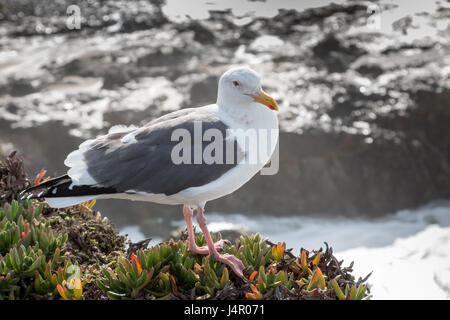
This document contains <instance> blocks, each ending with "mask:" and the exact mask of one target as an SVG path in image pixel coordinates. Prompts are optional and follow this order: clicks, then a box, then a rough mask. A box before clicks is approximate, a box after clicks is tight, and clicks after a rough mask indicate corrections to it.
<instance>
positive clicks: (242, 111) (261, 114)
mask: <svg viewBox="0 0 450 320" xmlns="http://www.w3.org/2000/svg"><path fill="white" fill-rule="evenodd" d="M277 110H278V105H277V103H276V102H275V100H274V99H273V98H271V97H270V96H269V95H267V94H266V93H265V92H264V91H263V90H262V88H261V78H260V76H259V75H258V74H257V73H256V72H255V71H253V70H251V69H249V68H246V67H239V68H233V69H230V70H228V71H227V72H225V73H224V74H223V75H222V77H221V78H220V80H219V86H218V94H217V102H216V103H215V104H211V105H207V106H203V107H198V108H187V109H181V110H178V111H175V112H172V113H169V114H166V115H164V116H162V117H160V118H157V119H155V120H152V121H150V122H149V123H147V124H146V125H144V126H143V127H140V128H135V127H134V128H122V127H121V128H120V129H117V128H115V130H114V131H111V132H110V133H108V134H106V135H103V136H100V137H97V138H95V139H90V140H87V141H85V142H83V143H82V144H81V145H80V146H79V147H78V149H77V150H75V151H73V152H71V153H70V154H69V155H68V156H67V158H66V160H65V162H64V163H65V164H66V165H67V166H68V167H69V170H68V172H67V174H65V175H62V176H60V177H57V178H53V179H51V180H47V181H45V182H43V183H41V184H40V185H38V186H34V187H32V188H29V189H27V190H25V191H24V192H23V193H24V194H29V196H28V198H45V200H46V201H47V202H48V204H49V205H50V206H52V207H57V208H61V207H66V206H71V205H75V204H78V203H81V202H84V201H88V200H92V199H107V198H116V199H117V198H119V199H129V200H141V201H150V202H156V203H163V204H170V205H183V214H184V217H185V220H186V225H187V231H188V241H189V250H190V251H191V253H192V254H210V255H213V256H214V257H215V259H216V260H218V261H221V262H223V263H225V264H227V265H228V266H230V267H231V268H232V270H233V271H234V272H235V273H236V274H237V275H238V276H240V277H244V275H243V269H244V265H243V264H242V262H241V261H240V260H239V259H238V258H236V257H235V256H233V255H229V254H220V253H219V250H221V249H222V248H223V246H224V245H225V244H229V241H227V240H220V241H218V242H216V243H213V241H212V239H211V236H210V234H209V231H208V228H207V225H206V218H205V215H204V207H205V204H206V203H207V202H208V201H211V200H214V199H217V198H220V197H223V196H225V195H227V194H230V193H232V192H234V191H236V190H237V189H239V188H240V187H241V186H242V185H244V184H245V183H246V182H247V181H249V180H250V179H251V178H252V177H253V176H254V175H255V174H256V173H258V172H259V171H260V170H261V169H262V168H263V167H264V165H265V164H266V163H267V162H268V161H269V159H270V157H271V156H272V153H273V152H274V150H275V146H276V143H277V141H278V120H277V116H276V113H275V112H274V111H277ZM211 129H213V130H211ZM198 130H200V134H201V138H202V140H201V141H200V143H199V142H198V141H196V140H195V139H192V137H193V136H195V135H196V134H197V133H198V132H197V131H198ZM269 130H270V132H268V131H269ZM249 133H250V134H252V133H253V134H254V137H256V138H257V139H258V140H249V141H250V142H247V141H248V140H247V138H248V134H249ZM260 139H267V140H268V145H269V147H267V151H266V152H258V151H259V150H258V149H259V148H260V146H261V145H263V144H262V143H259V141H260ZM180 141H181V142H180ZM212 141H214V142H215V144H214V146H213V147H211V142H212ZM255 141H256V142H255ZM230 146H231V148H229V147H230ZM184 147H186V148H184ZM212 150H213V152H212ZM188 151H193V153H194V154H193V155H191V154H190V153H189V152H188ZM208 151H209V152H210V153H209V155H210V156H211V157H210V158H212V159H213V160H215V161H210V160H211V159H206V158H205V159H203V158H204V157H205V155H207V154H208ZM253 152H256V154H257V157H256V158H255V159H256V161H251V160H252V159H253V158H252V155H253ZM230 155H231V156H230ZM180 159H181V160H182V161H179V160H180ZM230 159H231V161H229V160H230ZM198 160H200V161H198ZM194 209H196V210H197V222H198V224H199V226H200V228H201V230H202V232H203V234H204V236H205V239H206V243H207V245H206V246H203V247H198V246H197V245H196V244H195V238H194V229H193V225H192V218H193V214H194Z"/></svg>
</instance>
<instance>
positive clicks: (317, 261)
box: [312, 252, 320, 266]
mask: <svg viewBox="0 0 450 320" xmlns="http://www.w3.org/2000/svg"><path fill="white" fill-rule="evenodd" d="M319 261H320V252H318V253H317V254H316V256H315V257H314V260H313V262H312V263H313V265H315V266H317V265H318V264H319Z"/></svg>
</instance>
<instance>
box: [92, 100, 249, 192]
mask: <svg viewBox="0 0 450 320" xmlns="http://www.w3.org/2000/svg"><path fill="white" fill-rule="evenodd" d="M199 121H201V124H202V125H201V129H202V136H203V132H204V131H205V130H208V129H210V128H215V129H217V130H219V131H220V132H221V134H222V137H223V144H222V145H223V149H222V152H223V155H224V159H223V162H222V163H223V164H220V163H213V164H206V163H201V164H194V162H193V155H192V157H191V164H185V163H182V164H174V163H173V161H172V159H171V154H172V150H173V148H174V147H175V145H177V144H178V143H179V141H172V140H171V137H172V132H173V131H174V130H176V129H180V128H182V129H185V130H187V131H188V132H189V133H190V136H191V137H192V139H191V150H194V142H195V141H194V124H195V123H196V122H197V125H196V126H197V130H198V122H199ZM227 129H228V127H227V126H226V124H225V123H223V122H221V121H220V120H219V119H218V118H217V117H215V116H213V115H211V114H210V113H207V112H205V111H200V110H198V109H184V110H180V111H178V112H175V113H172V114H169V115H167V116H164V117H161V118H159V119H156V120H154V121H152V122H150V123H148V124H147V125H145V126H144V127H142V128H140V129H136V130H134V131H132V132H131V134H132V135H133V139H132V141H129V142H122V138H123V137H124V136H125V135H127V134H130V133H129V132H124V133H111V134H107V135H105V136H103V137H100V138H97V139H96V140H93V141H92V142H91V144H90V145H89V148H87V149H86V150H84V151H83V158H84V163H85V166H86V169H87V171H88V173H89V175H90V176H91V177H92V178H93V179H94V180H95V181H96V182H97V183H98V185H99V186H102V187H108V188H114V189H115V190H117V192H125V191H127V190H136V191H145V192H149V193H156V194H158V193H163V194H166V195H172V194H175V193H178V192H180V191H181V190H184V189H187V188H189V187H196V186H201V185H205V184H207V183H209V182H211V181H213V180H215V179H217V178H219V177H220V176H222V175H223V174H224V173H226V172H227V171H228V170H230V169H231V168H233V167H234V166H235V165H236V164H237V163H238V162H239V161H238V160H240V159H242V157H243V153H242V152H241V150H239V148H238V145H237V143H236V141H235V140H231V141H230V140H229V139H226V137H227V136H226V130H227ZM209 143H210V142H209V141H206V142H203V139H202V142H201V148H202V152H203V150H204V149H205V147H206V146H207V145H208V144H209ZM230 144H231V147H230ZM227 145H228V146H227ZM197 147H198V144H197ZM197 150H198V149H197ZM231 150H232V152H233V155H234V156H233V160H234V161H233V163H231V164H226V159H227V158H226V156H227V155H226V152H227V151H228V152H229V151H231ZM192 153H193V152H192Z"/></svg>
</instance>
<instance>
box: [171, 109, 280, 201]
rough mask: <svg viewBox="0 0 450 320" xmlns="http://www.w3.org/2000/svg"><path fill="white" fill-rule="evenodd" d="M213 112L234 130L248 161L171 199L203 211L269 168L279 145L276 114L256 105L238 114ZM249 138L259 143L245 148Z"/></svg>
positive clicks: (218, 110) (247, 145)
mask: <svg viewBox="0 0 450 320" xmlns="http://www.w3.org/2000/svg"><path fill="white" fill-rule="evenodd" d="M211 111H214V112H215V113H216V114H217V115H218V117H219V118H220V119H221V120H222V121H223V122H225V123H226V124H227V125H228V126H229V127H230V129H231V130H230V131H229V132H230V133H232V134H233V135H232V136H231V137H230V138H233V139H234V138H236V139H237V141H238V144H239V147H240V148H241V150H245V155H246V157H245V159H243V160H242V161H241V162H240V163H239V164H238V165H236V166H235V167H234V168H233V169H231V170H230V171H228V172H227V173H225V174H224V175H222V176H221V177H220V178H219V179H217V180H215V181H212V182H210V183H208V184H206V185H203V186H200V187H192V188H188V189H186V190H183V191H181V192H179V193H178V194H175V195H172V196H171V198H173V199H176V200H177V201H180V203H184V204H189V205H192V206H201V207H203V206H204V205H205V203H206V202H207V201H210V200H214V199H217V198H220V197H223V196H225V195H227V194H230V193H232V192H234V191H236V190H237V189H239V188H240V187H241V186H243V185H244V184H245V183H246V182H248V181H249V180H250V179H251V178H252V177H253V176H254V175H255V174H257V173H258V172H259V171H260V170H261V169H262V168H263V167H264V166H265V165H266V164H267V162H268V161H269V160H270V158H271V156H272V154H273V152H274V150H275V147H276V144H277V142H278V120H277V117H276V113H275V112H273V111H271V110H270V109H269V108H267V107H265V106H263V105H260V104H255V105H252V106H251V107H250V108H246V109H244V110H239V112H237V113H235V114H231V113H230V112H223V111H222V110H220V109H219V108H217V106H215V109H214V108H212V106H211ZM249 134H250V135H255V136H256V141H257V142H256V143H255V141H254V140H250V141H252V143H249V144H245V138H247V137H248V135H249ZM252 139H253V138H252ZM247 141H248V140H247ZM255 156H256V158H255Z"/></svg>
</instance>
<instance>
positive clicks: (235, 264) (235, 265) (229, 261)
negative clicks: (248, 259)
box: [197, 208, 245, 279]
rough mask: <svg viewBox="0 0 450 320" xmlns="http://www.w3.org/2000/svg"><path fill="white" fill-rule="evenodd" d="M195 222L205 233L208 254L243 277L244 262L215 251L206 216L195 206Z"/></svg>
mask: <svg viewBox="0 0 450 320" xmlns="http://www.w3.org/2000/svg"><path fill="white" fill-rule="evenodd" d="M197 222H198V224H199V226H200V229H202V232H203V234H204V235H205V239H206V243H207V244H208V249H209V254H211V255H212V254H213V255H214V258H215V259H216V260H217V261H220V262H223V263H225V264H226V265H228V266H230V268H231V269H232V270H233V271H234V273H235V274H236V275H238V276H239V277H241V278H243V279H245V278H244V275H243V273H242V272H243V270H244V268H245V266H244V264H243V263H242V261H241V260H239V259H238V258H236V257H235V256H233V255H230V254H222V255H221V254H219V252H217V249H216V247H215V245H214V243H213V241H212V239H211V235H210V234H209V231H208V228H207V227H206V217H205V215H204V214H203V209H202V208H197Z"/></svg>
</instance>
